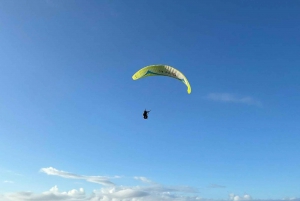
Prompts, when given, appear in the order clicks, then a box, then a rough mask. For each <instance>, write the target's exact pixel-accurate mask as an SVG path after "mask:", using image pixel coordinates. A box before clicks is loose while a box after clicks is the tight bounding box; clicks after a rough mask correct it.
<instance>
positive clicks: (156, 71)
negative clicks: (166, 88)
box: [132, 64, 192, 94]
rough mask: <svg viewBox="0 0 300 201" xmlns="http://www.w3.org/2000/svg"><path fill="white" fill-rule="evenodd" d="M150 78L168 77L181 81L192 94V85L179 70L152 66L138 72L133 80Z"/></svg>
mask: <svg viewBox="0 0 300 201" xmlns="http://www.w3.org/2000/svg"><path fill="white" fill-rule="evenodd" d="M149 76H168V77H171V78H175V79H177V80H180V81H181V82H183V83H184V84H185V85H186V86H187V92H188V93H189V94H190V93H191V92H192V88H191V85H190V83H189V81H188V80H187V78H186V77H185V76H184V75H183V74H182V73H181V72H180V71H179V70H177V69H175V68H173V67H171V66H167V65H161V64H160V65H150V66H146V67H144V68H142V69H140V70H138V71H137V72H136V73H135V74H134V75H133V76H132V79H133V80H138V79H140V78H144V77H149Z"/></svg>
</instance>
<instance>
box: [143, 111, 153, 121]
mask: <svg viewBox="0 0 300 201" xmlns="http://www.w3.org/2000/svg"><path fill="white" fill-rule="evenodd" d="M150 111H151V110H149V111H147V110H146V109H145V110H144V113H143V116H144V119H148V113H149V112H150Z"/></svg>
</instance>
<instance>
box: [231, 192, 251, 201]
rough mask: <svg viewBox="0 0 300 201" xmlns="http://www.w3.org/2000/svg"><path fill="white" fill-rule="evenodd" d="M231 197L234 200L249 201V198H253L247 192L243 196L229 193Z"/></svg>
mask: <svg viewBox="0 0 300 201" xmlns="http://www.w3.org/2000/svg"><path fill="white" fill-rule="evenodd" d="M229 198H230V200H233V201H247V200H252V197H251V196H250V195H248V194H245V195H243V196H238V195H235V194H233V193H232V194H230V195H229Z"/></svg>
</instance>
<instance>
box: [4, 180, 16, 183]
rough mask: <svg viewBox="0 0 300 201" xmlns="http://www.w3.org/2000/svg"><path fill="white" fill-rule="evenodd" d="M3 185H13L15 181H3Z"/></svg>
mask: <svg viewBox="0 0 300 201" xmlns="http://www.w3.org/2000/svg"><path fill="white" fill-rule="evenodd" d="M3 183H8V184H13V183H14V182H13V181H8V180H5V181H3Z"/></svg>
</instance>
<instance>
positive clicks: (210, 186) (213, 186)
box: [207, 184, 226, 188]
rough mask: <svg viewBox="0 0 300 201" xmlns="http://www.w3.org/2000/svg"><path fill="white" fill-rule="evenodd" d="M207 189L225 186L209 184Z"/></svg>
mask: <svg viewBox="0 0 300 201" xmlns="http://www.w3.org/2000/svg"><path fill="white" fill-rule="evenodd" d="M207 188H226V186H222V185H219V184H211V185H209V186H208V187H207Z"/></svg>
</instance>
